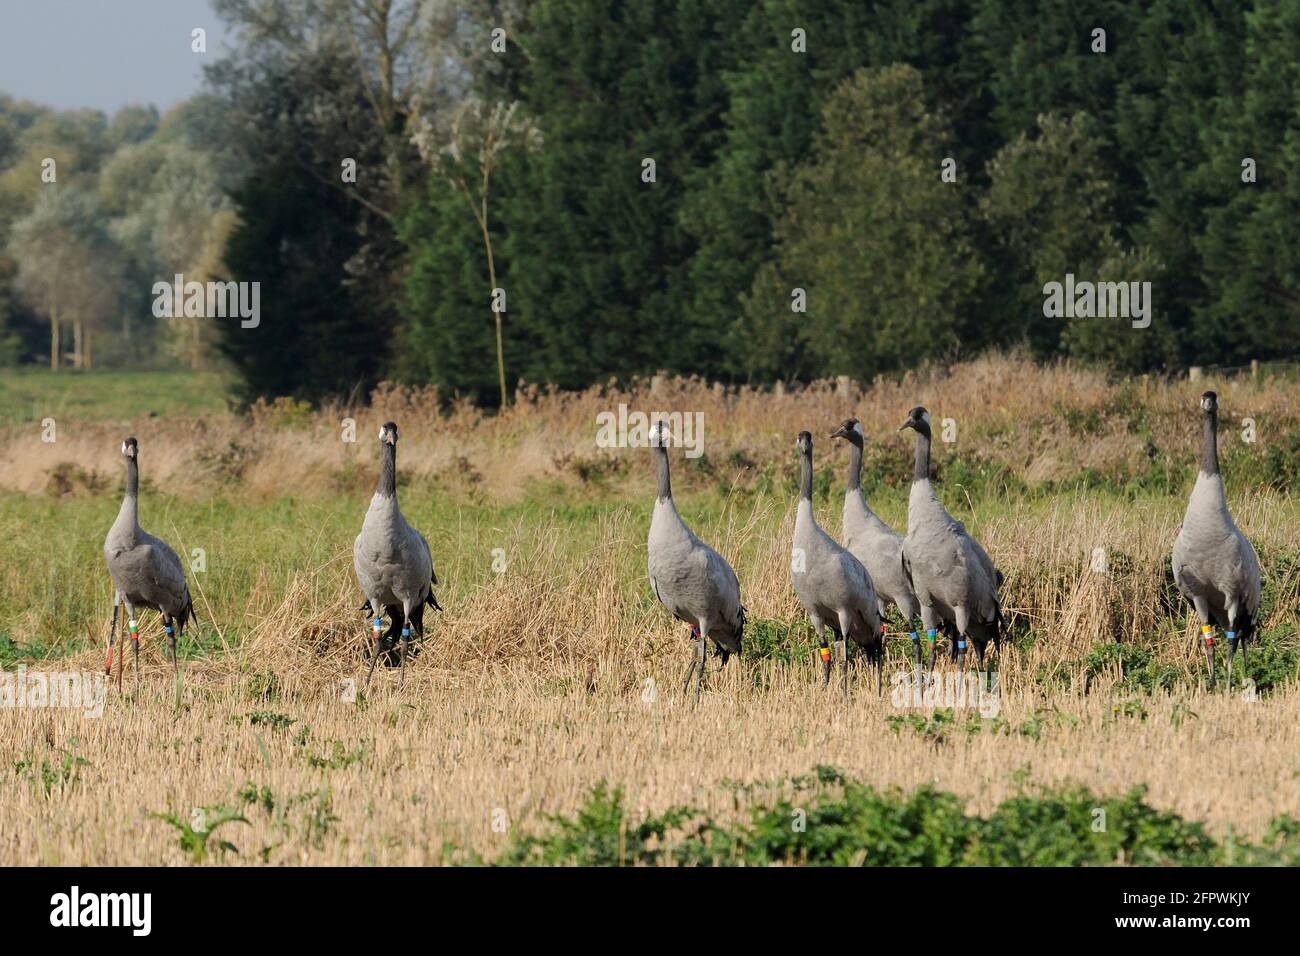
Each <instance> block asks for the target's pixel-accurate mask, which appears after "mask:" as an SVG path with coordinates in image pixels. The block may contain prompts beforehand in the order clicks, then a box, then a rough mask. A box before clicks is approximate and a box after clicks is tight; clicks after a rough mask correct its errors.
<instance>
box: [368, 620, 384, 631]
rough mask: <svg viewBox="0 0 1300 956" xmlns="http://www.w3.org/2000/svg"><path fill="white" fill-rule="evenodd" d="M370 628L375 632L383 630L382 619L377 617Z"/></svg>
mask: <svg viewBox="0 0 1300 956" xmlns="http://www.w3.org/2000/svg"><path fill="white" fill-rule="evenodd" d="M370 626H371V627H373V628H374V629H375V630H376V631H378V630H380V629H381V628H383V626H384V619H383V618H382V617H377V618H375V620H374V622H373V623H372V624H371V625H370Z"/></svg>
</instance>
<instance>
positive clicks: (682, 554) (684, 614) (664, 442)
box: [646, 421, 745, 693]
mask: <svg viewBox="0 0 1300 956" xmlns="http://www.w3.org/2000/svg"><path fill="white" fill-rule="evenodd" d="M670 441H671V434H670V433H669V432H668V429H667V425H666V424H665V423H664V422H663V421H658V422H656V423H655V425H654V428H653V429H652V431H651V438H650V445H651V453H652V455H653V456H654V461H655V481H656V489H655V505H654V514H653V516H652V517H651V519H650V534H649V537H648V539H647V541H646V552H647V565H648V570H649V573H650V587H651V589H652V590H653V591H654V594H655V597H656V598H657V599H658V601H659V603H660V604H662V605H663V606H664V607H665V608H667V609H668V611H669V613H670V614H672V615H673V617H675V618H677V619H678V620H679V621H682V622H684V623H686V624H689V625H690V626H691V631H692V637H693V638H694V640H695V653H694V655H693V657H692V659H691V666H690V669H689V670H687V672H686V683H685V685H684V686H683V688H682V689H683V692H685V691H686V690H687V689H688V688H689V687H690V683H691V676H692V675H693V674H696V675H697V676H696V693H698V692H699V688H700V686H701V684H702V683H703V680H704V665H705V662H706V659H707V655H708V643H707V642H708V641H712V642H713V643H714V644H715V645H716V646H717V649H718V650H719V651H720V652H721V654H722V665H723V666H726V663H727V660H728V658H729V657H730V656H731V655H732V654H738V653H740V649H741V642H742V639H743V636H744V631H745V608H744V606H743V605H742V604H741V602H740V581H739V580H738V579H737V577H736V572H735V571H733V570H732V568H731V565H730V564H728V563H727V562H726V559H724V558H723V557H722V555H720V554H718V552H716V551H714V550H713V549H712V548H710V547H709V546H708V545H707V544H705V543H704V542H703V541H701V540H700V539H699V538H697V537H696V536H695V533H694V532H693V531H691V529H690V528H688V527H687V526H686V522H685V521H683V520H682V517H681V515H679V514H678V513H677V505H676V504H675V503H674V501H673V493H672V483H671V481H670V478H669V473H668V443H669V442H670Z"/></svg>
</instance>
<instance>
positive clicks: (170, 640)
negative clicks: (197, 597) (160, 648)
mask: <svg viewBox="0 0 1300 956" xmlns="http://www.w3.org/2000/svg"><path fill="white" fill-rule="evenodd" d="M163 630H164V631H166V632H167V644H168V646H169V648H170V650H171V652H172V676H174V677H175V678H176V679H177V680H180V676H181V670H180V665H179V664H177V663H176V623H175V621H173V620H172V618H171V616H170V615H168V614H164V615H163Z"/></svg>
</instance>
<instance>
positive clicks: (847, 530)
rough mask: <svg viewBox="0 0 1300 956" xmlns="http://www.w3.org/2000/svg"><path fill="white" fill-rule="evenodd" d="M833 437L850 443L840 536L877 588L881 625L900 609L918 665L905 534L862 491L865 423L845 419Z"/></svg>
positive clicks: (915, 605) (918, 646) (914, 601)
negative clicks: (891, 611)
mask: <svg viewBox="0 0 1300 956" xmlns="http://www.w3.org/2000/svg"><path fill="white" fill-rule="evenodd" d="M831 437H832V438H843V439H844V440H845V441H847V442H848V443H849V479H848V485H847V487H846V488H845V490H844V515H843V518H842V521H841V536H842V537H843V538H844V547H845V548H847V549H848V550H849V552H850V553H851V554H852V555H853V556H854V557H855V558H857V559H858V560H859V561H861V562H862V566H863V567H864V568H866V569H867V574H868V575H870V577H871V583H872V585H873V586H874V587H875V589H876V600H877V604H878V608H877V609H878V611H879V613H880V620H881V626H882V627H883V626H884V620H885V614H886V611H887V610H888V608H889V605H891V604H892V605H894V606H895V607H896V608H898V613H899V614H901V615H902V616H903V620H904V621H905V622H906V623H907V628H908V630H909V631H910V632H911V634H912V642H913V646H914V653H915V654H916V655H917V659H916V666H917V668H918V669H919V668H920V666H921V661H920V653H921V644H920V641H919V640H917V635H916V632H915V630H913V628H915V627H916V624H915V620H916V617H917V615H918V614H920V613H921V604H920V602H919V601H917V599H916V592H915V591H914V590H913V589H912V582H911V581H909V580H908V579H907V574H906V573H905V572H904V571H903V536H902V535H901V534H899V533H898V532H897V531H895V530H894V529H893V528H891V527H890V526H889V525H887V524H885V522H883V521H881V520H880V518H879V516H877V515H876V513H875V512H874V511H872V510H871V508H870V506H869V505H868V504H867V499H866V498H865V497H864V496H863V494H862V445H863V442H864V441H865V436H864V434H863V431H862V423H861V422H860V421H858V420H857V419H856V418H848V419H845V420H844V422H843V423H841V424H840V427H839V428H837V429H835V431H833V432H831Z"/></svg>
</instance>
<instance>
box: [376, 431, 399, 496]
mask: <svg viewBox="0 0 1300 956" xmlns="http://www.w3.org/2000/svg"><path fill="white" fill-rule="evenodd" d="M381 444H382V445H383V446H384V447H383V449H382V451H381V458H382V464H381V465H380V468H379V484H378V485H377V486H376V487H375V494H377V495H383V496H384V497H385V498H394V497H396V496H397V445H396V444H394V443H392V442H382V443H381Z"/></svg>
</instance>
